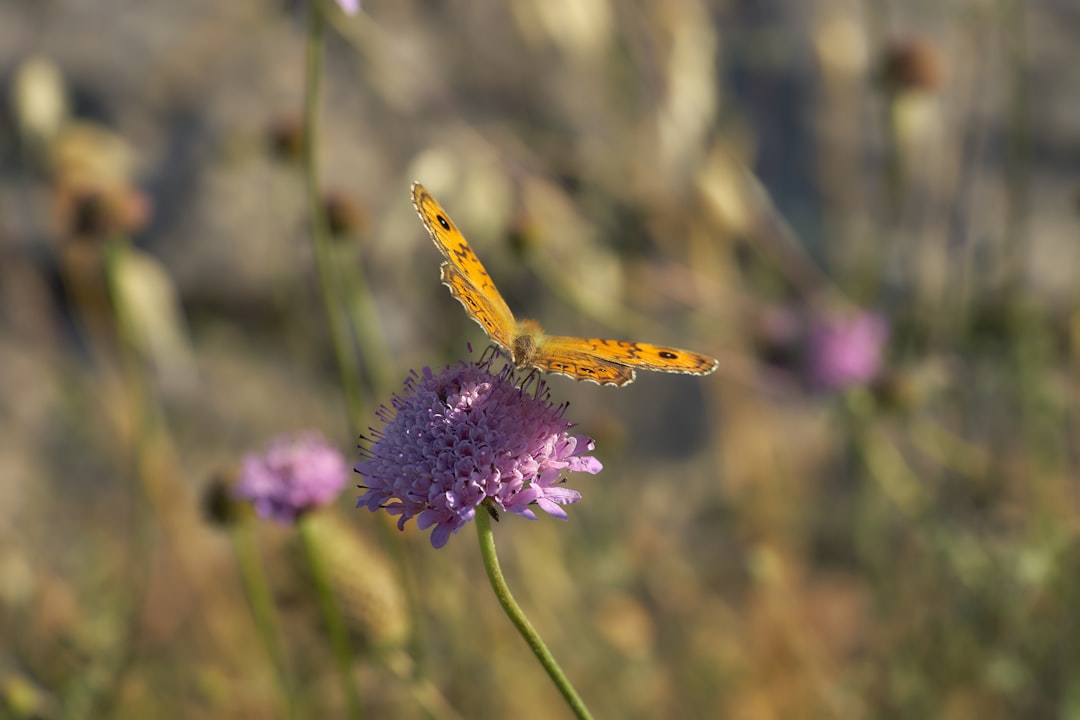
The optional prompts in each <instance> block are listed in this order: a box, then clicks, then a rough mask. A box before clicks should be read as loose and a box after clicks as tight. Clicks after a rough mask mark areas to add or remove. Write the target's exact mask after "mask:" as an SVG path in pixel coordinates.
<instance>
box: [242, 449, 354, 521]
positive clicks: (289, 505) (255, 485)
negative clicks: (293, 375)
mask: <svg viewBox="0 0 1080 720" xmlns="http://www.w3.org/2000/svg"><path fill="white" fill-rule="evenodd" d="M347 477H348V465H347V464H346V462H345V458H344V457H343V456H342V454H341V453H340V452H338V451H337V450H336V449H335V448H333V447H331V446H330V445H329V444H327V442H326V440H324V439H323V437H322V435H320V434H319V433H317V432H305V433H297V434H293V435H282V436H281V437H278V438H275V439H274V440H273V441H272V442H271V443H270V444H269V445H268V446H267V448H266V451H265V452H264V453H263V454H261V455H255V454H249V455H247V456H246V457H244V462H243V466H242V467H241V469H240V480H239V482H238V483H237V485H236V488H235V490H234V491H233V493H234V494H235V495H236V496H237V497H240V498H244V499H247V500H250V501H251V502H252V504H253V505H254V506H255V512H256V513H257V514H258V515H259V517H263V518H273V519H275V520H277V521H278V522H281V523H291V522H293V521H295V520H296V518H297V516H299V515H300V514H301V513H303V512H305V511H307V510H310V509H311V508H314V507H318V506H320V505H326V504H328V503H330V502H331V501H333V499H334V498H335V497H337V494H338V493H339V492H341V489H342V488H343V487H344V486H345V480H346V478H347Z"/></svg>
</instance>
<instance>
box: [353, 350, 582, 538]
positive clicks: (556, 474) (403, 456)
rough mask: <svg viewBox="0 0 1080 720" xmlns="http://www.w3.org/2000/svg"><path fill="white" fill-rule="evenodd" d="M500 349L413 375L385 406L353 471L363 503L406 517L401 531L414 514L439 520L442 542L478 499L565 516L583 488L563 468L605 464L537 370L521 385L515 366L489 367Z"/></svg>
mask: <svg viewBox="0 0 1080 720" xmlns="http://www.w3.org/2000/svg"><path fill="white" fill-rule="evenodd" d="M498 357H499V356H498V355H495V354H493V355H492V356H490V357H488V359H486V360H482V361H481V362H480V363H475V362H470V363H465V362H459V363H458V364H457V365H455V366H450V367H447V368H445V369H443V370H442V372H440V373H438V374H435V372H433V371H432V370H431V368H424V370H423V373H422V374H420V375H417V374H416V373H415V372H414V373H412V374H411V375H410V376H409V378H408V379H407V380H406V381H405V387H404V390H403V393H402V394H401V395H395V396H394V398H393V400H392V401H391V407H389V408H388V407H386V406H383V407H382V408H381V409H380V411H379V418H380V419H381V420H382V421H383V422H384V423H385V425H384V427H383V428H382V429H381V430H374V429H373V430H372V433H373V434H374V435H373V439H370V443H371V444H370V446H369V447H366V448H365V447H362V448H361V454H362V459H361V460H360V462H359V463H357V465H356V472H358V473H359V474H360V476H361V477H362V478H363V483H362V484H361V485H360V487H361V488H363V489H364V490H365V493H364V494H363V495H360V497H359V499H358V502H357V504H356V506H357V507H367V508H368V509H369V510H371V511H373V512H374V511H375V510H379V509H384V510H386V511H387V512H388V513H390V514H391V515H399V516H400V518H399V519H398V528H399V529H404V527H405V523H406V522H408V521H409V519H410V518H413V517H416V524H417V527H419V528H420V529H421V530H426V529H427V528H429V527H433V526H434V528H435V529H434V530H433V531H432V534H431V544H432V546H433V547H436V548H440V547H442V546H443V545H445V544H446V542H447V541H448V540H449V539H450V536H451V535H452V534H454V533H456V532H457V531H458V529H459V528H461V527H462V526H464V525H465V524H466V523H467V522H469V521H470V520H472V518H473V516H474V515H475V513H476V509H477V507H479V506H481V505H483V506H485V508H487V509H486V510H485V511H491V510H494V511H496V512H498V511H505V512H511V513H516V514H518V515H521V516H523V517H526V518H529V519H535V518H536V515H535V514H534V513H533V511H532V506H533V505H535V506H536V507H538V508H540V509H541V510H543V511H544V512H546V513H548V514H549V515H553V516H555V517H557V518H559V519H563V520H565V519H566V512H565V511H563V509H562V507H560V506H562V505H569V504H571V503H575V502H577V501H578V500H580V499H581V494H580V493H578V492H577V491H576V490H570V489H568V488H566V487H564V484H563V483H564V482H565V478H564V477H563V474H564V472H587V473H592V474H596V473H598V472H600V470H601V469H602V468H603V466H602V465H601V464H600V461H599V460H597V459H596V458H594V457H592V456H591V455H587V454H585V453H588V452H591V451H592V450H593V449H594V448H595V445H594V444H593V441H592V439H590V438H588V437H585V436H582V435H571V434H570V432H569V430H570V428H572V427H573V423H571V422H569V421H568V420H566V419H565V418H564V417H563V414H564V412H565V411H566V405H565V404H564V405H553V404H552V403H551V400H550V397H549V395H548V390H547V385H546V383H545V382H544V381H543V380H542V379H540V378H539V376H538V375H537V374H535V373H532V374H530V375H529V376H527V377H526V378H525V380H524V382H523V383H520V384H519V383H518V377H517V375H516V373H515V372H514V369H513V368H512V367H511V366H509V365H506V366H504V367H503V368H502V369H501V370H498V371H495V370H493V369H492V363H493V362H494V361H495V360H496V358H498Z"/></svg>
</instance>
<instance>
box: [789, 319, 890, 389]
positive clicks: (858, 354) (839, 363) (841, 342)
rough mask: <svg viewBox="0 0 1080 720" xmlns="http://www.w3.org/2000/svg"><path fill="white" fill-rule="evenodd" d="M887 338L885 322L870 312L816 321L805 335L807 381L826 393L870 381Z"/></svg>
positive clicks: (875, 372) (878, 364) (874, 375)
mask: <svg viewBox="0 0 1080 720" xmlns="http://www.w3.org/2000/svg"><path fill="white" fill-rule="evenodd" d="M888 337H889V326H888V323H886V322H885V320H884V319H882V318H881V317H880V316H878V315H874V314H873V313H867V312H860V313H856V314H854V315H851V316H848V317H832V318H821V319H818V320H816V321H815V322H814V324H813V325H812V327H811V329H810V333H809V347H808V351H809V358H808V360H809V368H808V369H809V374H810V379H811V380H812V381H813V382H814V384H815V385H817V386H818V387H820V388H824V389H826V390H841V389H843V388H846V387H851V386H853V385H865V384H866V383H869V382H871V381H873V380H874V379H876V378H877V376H878V374H879V373H880V372H881V366H882V351H883V349H884V345H885V341H886V340H887V339H888Z"/></svg>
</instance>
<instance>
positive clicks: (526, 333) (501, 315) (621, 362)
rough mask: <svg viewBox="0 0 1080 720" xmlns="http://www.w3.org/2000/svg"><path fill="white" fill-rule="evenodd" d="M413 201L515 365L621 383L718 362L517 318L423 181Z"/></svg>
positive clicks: (456, 281) (445, 271) (446, 271)
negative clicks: (641, 373)
mask: <svg viewBox="0 0 1080 720" xmlns="http://www.w3.org/2000/svg"><path fill="white" fill-rule="evenodd" d="M412 200H413V205H414V206H416V212H417V213H418V214H419V215H420V220H421V221H422V222H423V223H424V227H426V228H427V231H428V234H429V235H431V240H432V242H434V243H435V247H437V248H439V252H441V253H442V254H443V257H444V258H446V262H444V263H443V264H442V281H443V284H444V285H446V286H447V287H448V288H450V293H451V294H452V295H453V296H454V297H456V298H457V299H458V301H459V302H460V303H461V304H462V305H463V306H464V307H465V312H467V313H468V314H469V317H471V318H472V319H473V320H475V321H476V322H477V323H478V324H479V325H480V327H482V328H484V332H486V333H487V334H488V337H489V338H491V340H492V341H493V342H495V343H496V344H498V345H499V346H501V347H502V348H503V349H504V350H506V351H507V352H508V353H510V357H511V358H513V361H514V364H515V365H516V366H517V367H519V368H527V367H533V368H536V369H538V370H542V371H543V372H547V373H555V374H556V375H566V376H567V377H571V378H574V379H575V380H588V381H590V382H594V383H597V384H598V385H616V386H622V385H627V384H629V383H631V382H633V381H634V377H635V375H634V369H635V368H640V369H642V370H659V371H660V372H671V373H684V374H687V375H708V374H709V373H711V372H712V371H713V370H716V367H717V365H719V361H717V359H716V358H713V357H709V356H708V355H701V354H700V353H695V352H690V351H689V350H680V349H678V348H672V347H664V346H663V345H649V344H647V343H634V342H623V341H621V340H599V339H595V338H576V337H565V336H562V335H545V334H544V331H543V330H541V329H540V325H538V324H537V323H536V322H535V321H533V320H520V321H519V320H516V319H515V318H514V314H513V313H512V312H510V308H509V307H508V306H507V305H506V301H505V300H503V297H502V295H501V294H500V293H499V291H498V289H496V287H495V283H493V282H492V281H491V276H490V275H488V273H487V270H485V269H484V266H483V264H482V263H481V262H480V258H478V257H476V253H475V252H473V249H472V248H471V247H469V243H468V241H467V240H466V239H465V236H464V235H462V234H461V232H460V231H459V230H458V229H457V226H456V225H454V222H453V221H452V220H451V219H450V216H449V215H447V214H446V211H445V210H443V208H442V206H441V205H439V203H438V202H437V201H436V200H435V198H433V197H432V196H431V195H430V194H429V193H428V191H427V190H425V189H424V186H423V185H421V184H420V183H413V186H412Z"/></svg>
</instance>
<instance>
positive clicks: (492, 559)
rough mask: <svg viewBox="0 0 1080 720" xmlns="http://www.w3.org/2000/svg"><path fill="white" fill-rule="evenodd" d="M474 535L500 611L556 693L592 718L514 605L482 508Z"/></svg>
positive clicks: (580, 713) (576, 712)
mask: <svg viewBox="0 0 1080 720" xmlns="http://www.w3.org/2000/svg"><path fill="white" fill-rule="evenodd" d="M476 534H477V536H478V538H479V540H480V554H481V556H483V558H484V569H485V570H486V571H487V576H488V580H489V581H490V582H491V587H492V589H493V590H495V597H497V598H498V599H499V604H500V605H502V608H503V610H504V611H505V612H506V614H507V615H508V616H509V618H510V622H512V623H514V627H516V628H517V629H518V632H519V633H521V636H522V637H523V638H525V642H526V643H528V645H529V649H530V650H532V651H533V655H535V656H536V659H537V660H539V661H540V664H541V665H543V666H544V670H546V671H547V674H548V676H549V677H551V679H552V681H553V682H554V683H555V686H556V687H557V688H558V689H559V692H560V693H562V696H563V698H565V699H566V703H567V704H568V705H569V706H570V709H571V710H572V711H573V712H574V715H575V716H577V717H578V718H582V719H585V718H588V719H590V720H591V718H592V715H590V714H589V710H588V708H586V707H585V703H584V702H583V701H582V699H581V697H580V696H579V695H578V694H577V691H576V690H574V686H573V685H571V684H570V681H569V680H567V678H566V675H565V674H564V673H563V671H562V668H561V667H559V664H558V663H557V662H555V658H554V657H553V656H552V654H551V651H549V650H548V649H547V646H546V645H544V641H543V640H542V639H541V638H540V635H539V633H537V632H536V629H535V628H534V627H533V626H532V623H530V622H529V619H528V618H527V617H525V613H524V612H522V610H521V606H519V605H518V604H517V601H515V600H514V596H513V595H511V594H510V588H509V587H508V586H507V584H506V579H505V578H504V577H503V574H502V569H501V568H500V567H499V558H498V556H497V555H496V554H495V534H494V533H493V532H492V531H491V518H490V517H489V516H488V511H487V508H485V507H481V508H479V510H478V511H477V513H476Z"/></svg>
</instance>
